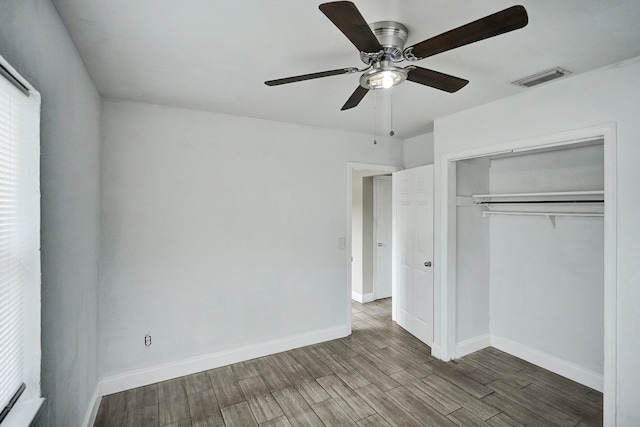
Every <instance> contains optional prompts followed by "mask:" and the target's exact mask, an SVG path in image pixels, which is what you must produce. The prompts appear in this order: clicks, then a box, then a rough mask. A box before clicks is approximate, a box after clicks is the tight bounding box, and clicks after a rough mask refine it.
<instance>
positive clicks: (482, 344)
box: [456, 334, 491, 358]
mask: <svg viewBox="0 0 640 427" xmlns="http://www.w3.org/2000/svg"><path fill="white" fill-rule="evenodd" d="M490 345H491V335H489V334H484V335H480V336H479V337H475V338H471V339H468V340H465V341H462V342H460V343H458V344H457V345H456V358H458V357H462V356H466V355H467V354H471V353H473V352H475V351H478V350H482V349H483V348H487V347H489V346H490Z"/></svg>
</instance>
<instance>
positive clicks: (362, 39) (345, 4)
mask: <svg viewBox="0 0 640 427" xmlns="http://www.w3.org/2000/svg"><path fill="white" fill-rule="evenodd" d="M320 10H321V11H322V13H324V14H325V15H326V16H327V18H329V19H330V20H331V22H333V24H334V25H335V26H336V27H338V29H339V30H340V31H342V33H343V34H344V35H345V36H347V38H348V39H349V41H351V43H353V45H354V46H355V47H356V48H357V49H358V50H359V51H361V52H367V53H373V52H378V51H380V50H382V46H381V45H380V42H379V41H378V39H377V38H376V36H375V35H374V34H373V31H371V28H370V27H369V24H367V21H365V20H364V18H363V17H362V15H361V14H360V11H358V8H357V7H356V5H355V4H353V3H351V2H350V1H334V2H331V3H323V4H321V5H320Z"/></svg>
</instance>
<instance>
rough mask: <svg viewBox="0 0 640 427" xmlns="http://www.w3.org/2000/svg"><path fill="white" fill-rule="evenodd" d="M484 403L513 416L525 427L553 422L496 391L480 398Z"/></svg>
mask: <svg viewBox="0 0 640 427" xmlns="http://www.w3.org/2000/svg"><path fill="white" fill-rule="evenodd" d="M482 401H483V402H484V403H487V404H489V405H491V406H493V407H495V408H497V409H498V410H500V411H501V412H504V413H505V414H507V415H508V416H509V417H510V418H513V419H514V420H516V421H517V422H519V423H520V424H522V425H524V426H525V427H552V426H554V423H552V422H551V421H549V420H547V419H545V418H543V417H541V416H540V415H538V414H536V413H534V412H531V411H530V410H528V409H526V408H523V407H522V406H520V405H518V404H517V403H515V402H513V401H512V400H510V399H507V398H506V397H504V396H502V395H501V394H498V393H493V394H490V395H488V396H485V397H484V399H482Z"/></svg>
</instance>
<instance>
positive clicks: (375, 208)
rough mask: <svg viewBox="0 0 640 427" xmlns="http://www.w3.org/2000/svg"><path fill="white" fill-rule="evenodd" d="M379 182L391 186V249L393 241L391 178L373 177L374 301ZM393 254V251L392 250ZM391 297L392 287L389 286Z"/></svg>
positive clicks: (376, 277)
mask: <svg viewBox="0 0 640 427" xmlns="http://www.w3.org/2000/svg"><path fill="white" fill-rule="evenodd" d="M380 180H384V181H389V183H390V184H391V218H389V220H390V221H391V244H392V247H393V243H394V239H393V178H392V177H390V176H374V177H373V244H374V246H373V250H374V253H373V299H374V301H375V300H376V299H378V298H377V295H376V284H377V283H378V249H377V247H378V243H377V242H378V205H377V197H378V184H377V182H379V181H380ZM392 252H393V249H392ZM391 282H392V283H393V256H392V259H391ZM391 295H392V297H393V285H392V286H391Z"/></svg>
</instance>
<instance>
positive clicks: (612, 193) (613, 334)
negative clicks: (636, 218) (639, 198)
mask: <svg viewBox="0 0 640 427" xmlns="http://www.w3.org/2000/svg"><path fill="white" fill-rule="evenodd" d="M602 130H603V132H602V133H603V136H604V170H605V174H604V192H605V199H604V200H605V203H604V384H603V393H604V402H603V403H604V408H603V419H604V425H612V426H613V425H616V423H617V416H616V415H617V414H616V413H617V410H616V407H617V398H618V397H617V388H618V385H617V382H618V373H617V357H618V356H617V348H618V347H617V346H618V342H617V333H618V332H617V317H618V303H617V298H618V278H617V263H618V255H617V247H618V157H617V153H618V148H617V147H618V142H617V141H618V139H617V129H616V124H615V123H612V124H609V125H607V126H602Z"/></svg>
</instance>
